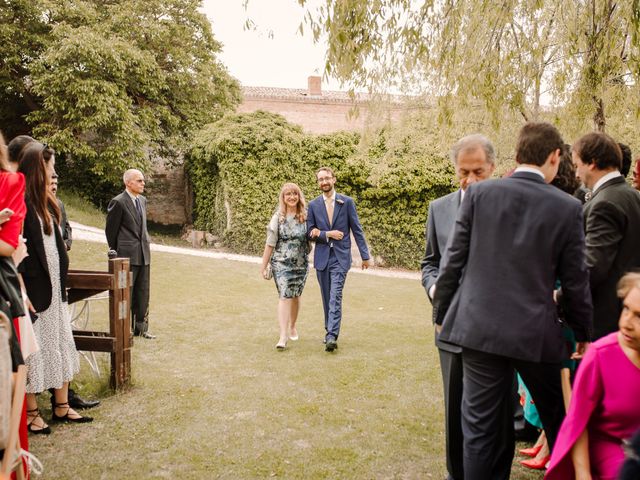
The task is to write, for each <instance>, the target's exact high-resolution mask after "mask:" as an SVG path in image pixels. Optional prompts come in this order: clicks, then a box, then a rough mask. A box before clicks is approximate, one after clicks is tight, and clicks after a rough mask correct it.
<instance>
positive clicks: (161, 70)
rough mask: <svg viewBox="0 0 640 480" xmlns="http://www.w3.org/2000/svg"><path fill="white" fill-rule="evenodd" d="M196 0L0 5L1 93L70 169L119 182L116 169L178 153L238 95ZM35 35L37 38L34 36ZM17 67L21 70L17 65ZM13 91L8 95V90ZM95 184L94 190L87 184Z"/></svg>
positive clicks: (43, 0) (45, 0)
mask: <svg viewBox="0 0 640 480" xmlns="http://www.w3.org/2000/svg"><path fill="white" fill-rule="evenodd" d="M199 6H200V2H199V1H197V0H147V1H145V2H140V1H135V0H111V1H108V2H105V1H103V0H78V1H74V2H68V1H65V0H35V1H34V0H18V1H11V0H8V1H5V2H2V3H1V4H0V15H1V16H0V18H2V26H1V28H2V30H0V32H1V33H2V35H3V36H5V35H16V36H15V37H14V38H21V37H20V35H19V34H20V32H22V31H26V32H27V33H28V34H29V36H28V37H24V41H22V43H21V44H20V46H19V47H15V46H14V45H12V44H11V42H10V41H5V42H3V43H2V46H0V49H4V50H5V51H6V53H5V52H3V55H2V56H3V58H6V59H8V60H9V61H5V64H4V65H2V66H3V74H4V72H5V71H6V72H8V73H7V74H4V75H3V77H2V78H1V79H0V80H2V87H3V93H4V95H5V97H7V96H9V95H10V94H12V95H13V97H12V98H13V99H14V100H15V101H14V103H13V104H5V103H3V104H2V107H0V108H2V118H3V119H5V118H7V119H8V118H9V117H10V116H11V112H10V110H9V109H11V108H13V107H14V106H15V104H16V103H20V102H21V105H20V108H19V109H18V111H20V112H23V115H22V116H21V118H23V117H24V113H25V112H28V113H27V116H26V120H27V122H28V124H29V125H30V126H32V127H33V129H32V132H33V134H34V136H36V137H38V138H41V139H43V140H45V141H47V142H48V143H49V144H51V145H52V146H53V147H54V148H55V149H56V150H57V151H59V152H60V153H61V154H62V156H64V157H66V160H67V162H68V163H72V164H73V167H74V170H77V171H80V172H86V173H90V174H91V175H92V176H93V177H95V178H96V179H102V180H107V181H114V182H117V181H118V180H117V179H118V177H119V176H120V175H121V172H122V170H123V168H125V167H129V166H133V165H136V166H141V167H144V166H145V165H146V164H147V163H148V161H149V160H150V159H151V158H153V157H155V156H162V157H163V158H172V157H177V156H178V155H179V154H180V152H182V151H184V149H185V147H186V146H187V145H188V142H189V140H190V138H191V137H192V135H193V133H194V132H195V130H196V129H198V128H200V127H201V126H202V125H204V124H206V123H209V122H212V121H215V120H217V119H218V118H220V117H221V116H222V114H223V113H224V112H225V111H226V110H229V109H231V108H232V107H233V106H235V105H236V104H237V103H238V102H239V98H240V89H239V85H238V83H237V81H236V80H235V79H233V78H232V77H231V76H230V75H229V74H228V73H227V71H226V69H225V67H224V66H223V65H222V64H221V63H220V62H219V61H218V60H217V58H216V55H217V54H218V53H219V51H220V48H221V46H220V44H219V43H218V42H217V41H216V40H215V39H214V36H213V33H212V31H211V26H210V23H209V22H208V20H207V18H206V17H205V16H204V15H203V14H202V13H200V12H199V11H198V7H199ZM32 39H33V40H35V41H32ZM16 66H18V67H19V68H16ZM14 92H15V93H14ZM91 188H93V187H91Z"/></svg>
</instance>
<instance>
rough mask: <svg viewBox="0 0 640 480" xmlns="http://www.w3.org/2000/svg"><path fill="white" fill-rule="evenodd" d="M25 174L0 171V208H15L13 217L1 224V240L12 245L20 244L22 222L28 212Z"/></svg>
mask: <svg viewBox="0 0 640 480" xmlns="http://www.w3.org/2000/svg"><path fill="white" fill-rule="evenodd" d="M24 188H25V182H24V176H23V175H22V173H13V172H0V210H2V209H4V208H10V209H11V210H13V212H14V213H13V215H11V218H10V219H9V220H8V221H6V222H4V223H3V224H1V225H0V228H1V230H0V240H3V241H5V242H6V243H8V244H9V245H11V246H12V247H14V248H15V247H17V246H18V236H19V235H20V233H21V232H22V222H23V221H24V217H25V215H26V213H27V207H26V205H25V203H24Z"/></svg>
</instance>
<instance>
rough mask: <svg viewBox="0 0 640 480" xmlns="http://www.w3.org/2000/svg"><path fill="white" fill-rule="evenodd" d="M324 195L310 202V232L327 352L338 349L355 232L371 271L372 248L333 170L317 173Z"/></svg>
mask: <svg viewBox="0 0 640 480" xmlns="http://www.w3.org/2000/svg"><path fill="white" fill-rule="evenodd" d="M316 179H317V181H318V185H319V186H320V190H322V195H320V196H319V197H316V198H314V199H313V200H311V202H310V203H309V210H308V214H307V233H308V235H309V238H310V239H311V240H314V241H315V242H316V248H315V253H314V258H313V266H314V267H315V269H316V274H317V276H318V283H319V284H320V292H321V294H322V306H323V307H324V328H325V332H326V334H325V349H326V351H327V352H333V351H334V350H335V349H336V348H338V343H337V342H338V336H339V335H340V323H341V321H342V288H343V286H344V282H345V280H346V278H347V272H348V271H349V269H350V268H351V233H353V237H354V238H355V240H356V245H357V246H358V250H360V256H361V257H362V268H363V269H365V268H369V258H370V257H369V249H368V248H367V242H366V240H365V238H364V232H363V231H362V226H361V225H360V220H359V219H358V214H357V212H356V204H355V202H354V201H353V199H352V198H350V197H347V196H346V195H341V194H339V193H336V191H335V189H334V185H335V183H336V177H335V175H334V174H333V170H332V169H331V168H329V167H322V168H320V169H319V170H318V171H317V172H316Z"/></svg>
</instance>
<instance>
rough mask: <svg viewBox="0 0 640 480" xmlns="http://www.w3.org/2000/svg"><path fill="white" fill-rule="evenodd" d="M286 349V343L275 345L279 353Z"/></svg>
mask: <svg viewBox="0 0 640 480" xmlns="http://www.w3.org/2000/svg"><path fill="white" fill-rule="evenodd" d="M286 347H287V342H278V343H277V344H276V350H278V351H279V352H281V351H283V350H284V349H285V348H286Z"/></svg>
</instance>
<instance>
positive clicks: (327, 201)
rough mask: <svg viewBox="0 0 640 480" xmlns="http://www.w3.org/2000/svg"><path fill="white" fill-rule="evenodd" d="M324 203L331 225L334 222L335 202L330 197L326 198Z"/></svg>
mask: <svg viewBox="0 0 640 480" xmlns="http://www.w3.org/2000/svg"><path fill="white" fill-rule="evenodd" d="M324 203H325V206H326V207H327V217H329V225H331V224H332V223H333V202H332V201H331V199H330V198H325V199H324Z"/></svg>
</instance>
